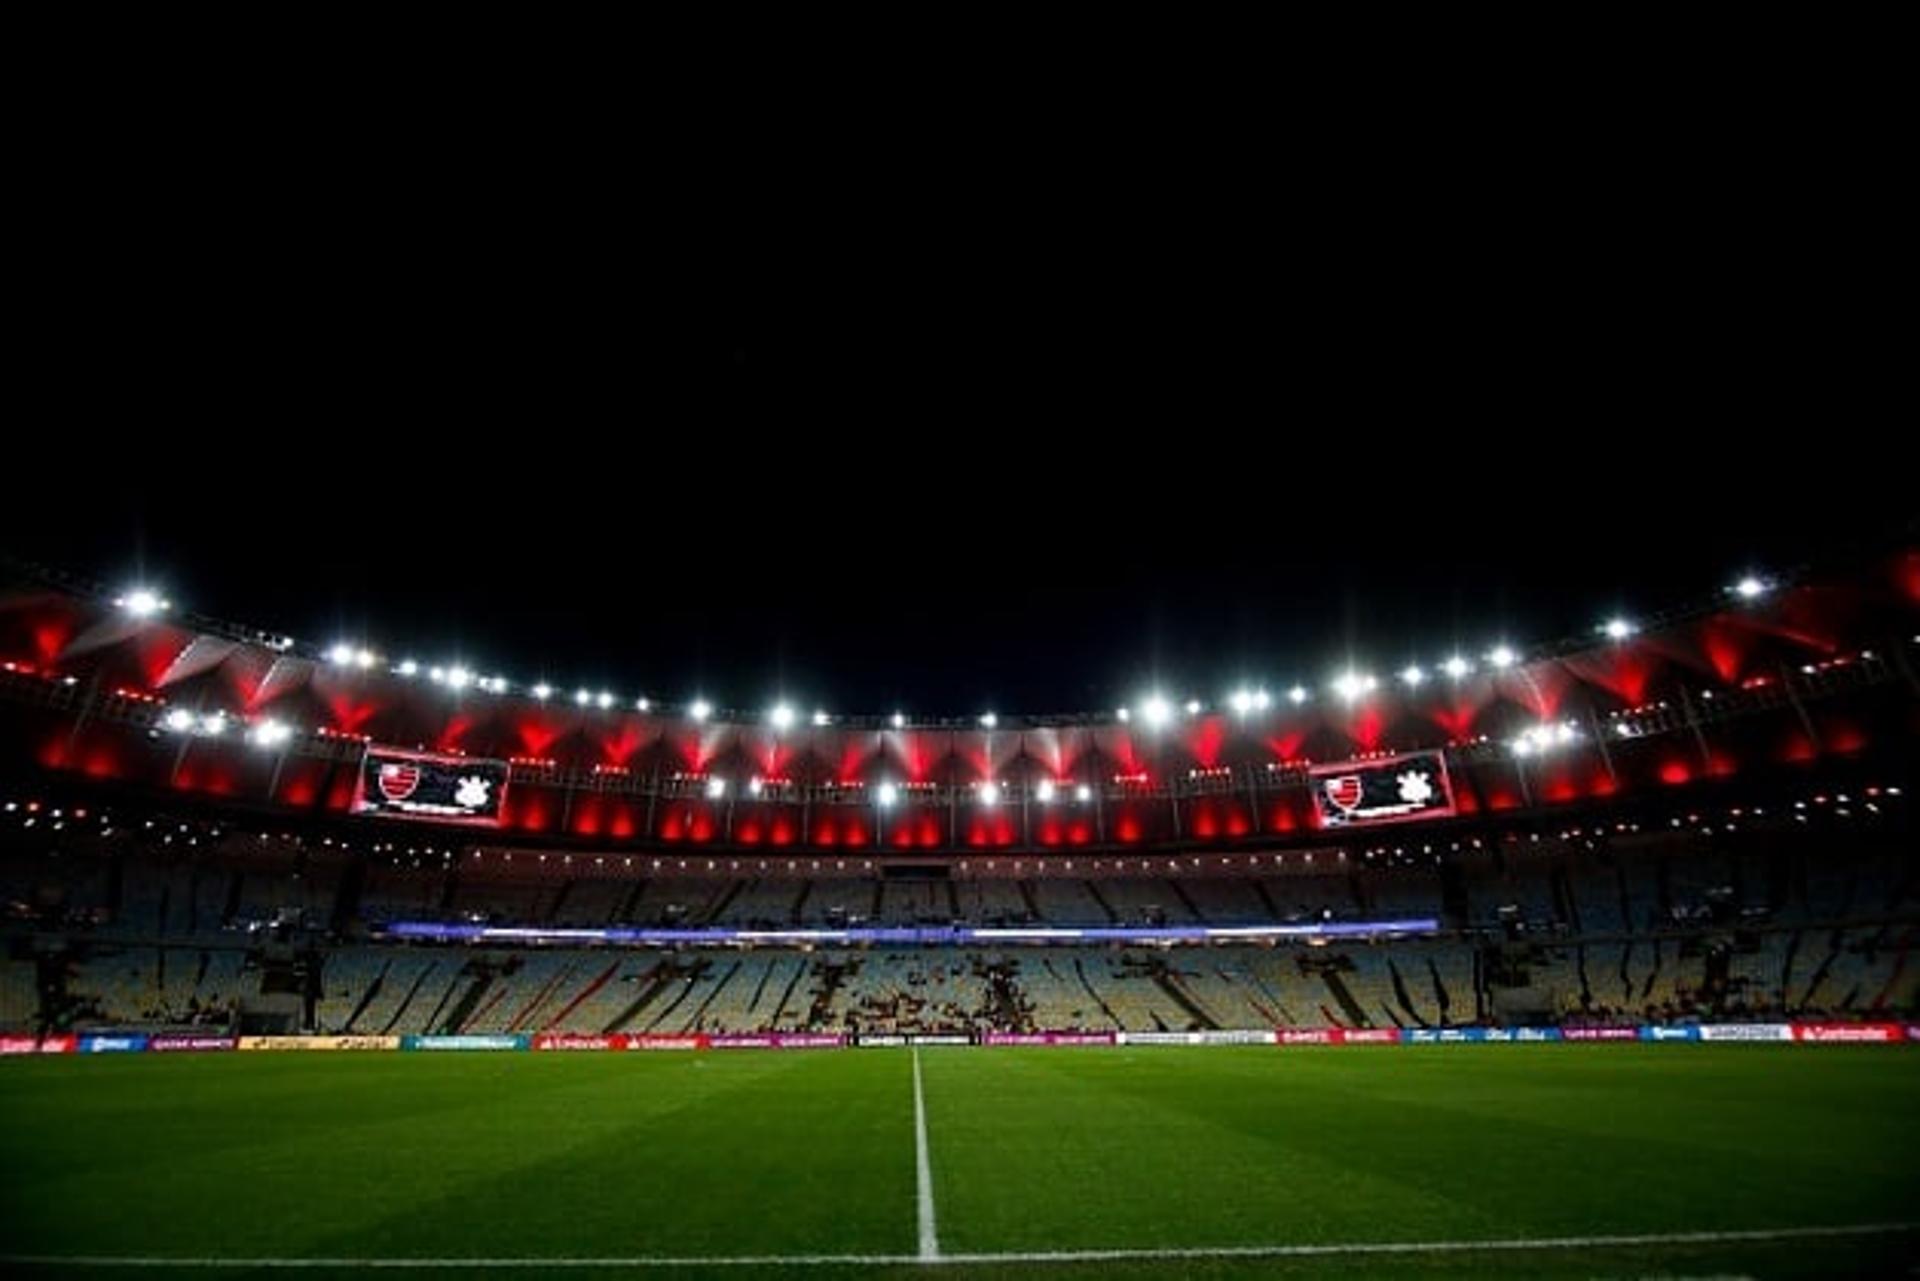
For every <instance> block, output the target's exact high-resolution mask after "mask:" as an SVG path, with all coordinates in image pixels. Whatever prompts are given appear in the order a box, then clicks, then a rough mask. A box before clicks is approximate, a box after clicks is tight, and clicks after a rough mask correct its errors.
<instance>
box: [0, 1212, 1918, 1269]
mask: <svg viewBox="0 0 1920 1281" xmlns="http://www.w3.org/2000/svg"><path fill="white" fill-rule="evenodd" d="M1897 1232H1920V1223H1852V1224H1844V1225H1839V1226H1833V1227H1806V1228H1750V1229H1745V1230H1739V1229H1735V1230H1730V1231H1718V1232H1637V1233H1628V1234H1623V1235H1618V1236H1579V1237H1506V1238H1494V1239H1491V1240H1484V1241H1335V1242H1329V1243H1327V1244H1325V1245H1220V1246H1191V1247H1169V1248H1167V1249H1159V1250H1156V1249H1140V1250H1024V1251H1023V1250H1013V1251H1007V1252H1004V1253H982V1254H938V1253H936V1254H934V1255H932V1256H927V1255H919V1254H755V1255H734V1256H721V1257H718V1258H701V1257H699V1256H698V1255H684V1256H679V1257H670V1256H666V1255H640V1256H635V1257H629V1258H612V1257H607V1258H564V1257H561V1258H544V1259H543V1258H467V1259H462V1258H419V1259H395V1258H376V1259H365V1258H361V1259H356V1258H337V1259H323V1258H280V1259H273V1258H267V1259H223V1258H197V1259H196V1258H169V1257H166V1256H163V1255H152V1256H146V1255H59V1254H0V1264H5V1265H7V1266H10V1267H83V1268H204V1269H213V1268H262V1269H267V1268H284V1269H300V1268H341V1269H345V1268H385V1269H390V1270H404V1269H408V1268H414V1269H418V1270H421V1271H429V1270H431V1271H445V1270H450V1269H454V1268H488V1269H497V1270H509V1269H522V1268H806V1267H888V1268H893V1267H900V1266H901V1265H903V1264H914V1263H919V1264H926V1265H928V1266H931V1267H948V1266H953V1265H967V1264H997V1263H1031V1264H1047V1263H1131V1262H1153V1261H1155V1260H1163V1259H1283V1258H1314V1257H1323V1256H1339V1255H1380V1254H1472V1253H1475V1252H1481V1251H1486V1252H1501V1253H1518V1252H1523V1251H1528V1250H1612V1249H1631V1248H1633V1247H1635V1246H1661V1245H1737V1244H1740V1243H1742V1242H1760V1241H1803V1240H1816V1239H1819V1238H1823V1237H1858V1236H1884V1235H1888V1234H1891V1233H1897Z"/></svg>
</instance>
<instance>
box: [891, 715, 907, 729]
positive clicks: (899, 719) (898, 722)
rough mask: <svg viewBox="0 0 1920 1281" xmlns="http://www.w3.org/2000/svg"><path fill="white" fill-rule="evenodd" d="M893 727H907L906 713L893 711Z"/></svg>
mask: <svg viewBox="0 0 1920 1281" xmlns="http://www.w3.org/2000/svg"><path fill="white" fill-rule="evenodd" d="M893 727H894V728H895V729H905V728H906V727H907V714H906V713H905V712H895V713H894V714H893Z"/></svg>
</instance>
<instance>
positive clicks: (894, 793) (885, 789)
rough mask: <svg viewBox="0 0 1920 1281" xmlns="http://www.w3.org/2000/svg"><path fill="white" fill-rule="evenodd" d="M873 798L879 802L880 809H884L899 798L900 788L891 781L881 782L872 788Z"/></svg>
mask: <svg viewBox="0 0 1920 1281" xmlns="http://www.w3.org/2000/svg"><path fill="white" fill-rule="evenodd" d="M873 799H874V800H875V801H877V802H878V803H879V805H880V808H881V809H886V808H888V807H889V806H891V805H892V804H893V803H894V802H895V801H897V800H899V799H900V789H899V788H897V787H895V786H894V785H893V784H892V783H882V784H880V786H878V787H876V788H874V789H873Z"/></svg>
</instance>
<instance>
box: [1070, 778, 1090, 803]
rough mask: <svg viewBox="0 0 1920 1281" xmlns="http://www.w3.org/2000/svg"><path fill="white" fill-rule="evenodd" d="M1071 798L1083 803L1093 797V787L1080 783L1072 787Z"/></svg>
mask: <svg viewBox="0 0 1920 1281" xmlns="http://www.w3.org/2000/svg"><path fill="white" fill-rule="evenodd" d="M1073 799H1074V800H1076V801H1079V802H1080V803H1081V804H1082V805H1085V804H1086V803H1087V802H1088V801H1090V800H1092V799H1093V789H1092V788H1091V787H1088V786H1087V785H1086V784H1085V783H1082V784H1080V786H1078V787H1076V788H1074V789H1073Z"/></svg>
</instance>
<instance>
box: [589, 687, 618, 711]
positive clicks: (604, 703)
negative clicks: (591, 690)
mask: <svg viewBox="0 0 1920 1281" xmlns="http://www.w3.org/2000/svg"><path fill="white" fill-rule="evenodd" d="M593 705H594V706H595V707H598V708H599V709H600V710H602V711H605V710H606V709H607V708H609V707H612V706H613V695H611V694H609V693H607V691H606V690H604V689H603V690H601V691H600V692H599V693H598V694H595V695H594V696H593Z"/></svg>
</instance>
